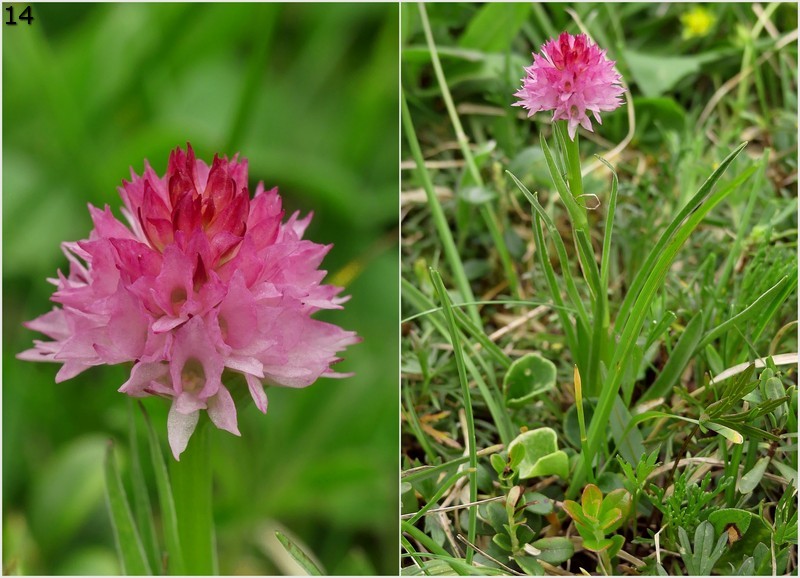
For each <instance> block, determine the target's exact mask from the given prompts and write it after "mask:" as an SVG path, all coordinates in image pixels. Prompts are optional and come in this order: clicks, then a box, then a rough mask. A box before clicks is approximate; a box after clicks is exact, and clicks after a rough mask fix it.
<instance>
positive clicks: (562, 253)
mask: <svg viewBox="0 0 800 578" xmlns="http://www.w3.org/2000/svg"><path fill="white" fill-rule="evenodd" d="M506 173H507V174H508V176H510V177H511V179H512V180H513V181H514V183H515V184H516V185H517V188H519V190H520V191H522V194H523V195H525V198H527V199H528V202H530V204H531V206H532V207H533V209H534V234H535V235H536V246H537V247H538V248H539V257H540V262H541V265H542V270H543V271H544V273H545V276H546V277H547V281H548V285H549V286H550V294H551V297H552V298H553V300H554V301H555V302H556V304H557V305H559V306H560V307H563V306H564V302H563V301H562V299H561V291H560V289H559V288H558V283H557V282H556V278H555V271H554V270H553V267H552V265H551V264H550V259H549V257H548V254H547V246H546V245H545V243H544V234H543V231H542V228H541V223H544V226H545V227H547V232H548V234H549V235H550V237H551V238H552V239H553V245H554V246H555V248H556V253H557V254H558V261H559V265H560V266H561V271H562V273H563V277H564V281H565V284H566V288H567V296H568V297H569V298H570V302H571V303H572V305H573V307H574V308H575V311H576V314H577V316H578V319H579V321H580V323H582V324H583V325H584V327H588V326H589V316H588V315H587V313H586V308H585V307H584V305H583V301H582V300H581V298H580V295H579V294H578V288H577V286H576V285H575V280H574V278H573V277H572V275H571V274H570V272H569V258H568V257H567V249H566V247H565V246H564V241H563V240H562V239H561V235H560V234H559V232H558V229H557V228H556V225H555V223H554V222H553V220H552V219H551V218H550V215H548V214H547V211H545V210H544V207H542V205H541V203H539V200H538V199H537V198H536V195H534V194H533V193H531V192H530V191H529V190H528V187H526V186H525V185H523V184H522V182H520V180H519V179H518V178H517V177H516V176H515V175H514V174H512V173H510V172H509V171H506ZM540 219H541V221H540ZM565 318H566V317H565ZM571 325H572V324H571V323H564V322H563V319H562V326H563V327H564V330H565V331H566V330H567V327H568V326H571ZM587 332H588V331H587ZM573 341H574V340H573Z"/></svg>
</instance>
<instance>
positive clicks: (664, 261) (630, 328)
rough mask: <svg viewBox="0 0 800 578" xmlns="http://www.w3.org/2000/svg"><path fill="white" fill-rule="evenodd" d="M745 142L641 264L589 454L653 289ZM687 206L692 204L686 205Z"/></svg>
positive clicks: (574, 487)
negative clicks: (642, 277)
mask: <svg viewBox="0 0 800 578" xmlns="http://www.w3.org/2000/svg"><path fill="white" fill-rule="evenodd" d="M746 145H747V143H743V144H741V145H740V146H738V147H737V148H736V149H734V151H733V152H731V153H730V154H729V155H728V156H727V157H726V158H725V160H723V161H722V163H720V166H719V167H718V168H717V170H715V171H714V172H713V173H712V174H711V176H710V177H709V178H708V180H706V182H705V183H703V185H702V186H701V187H700V190H699V191H698V192H697V194H696V195H695V196H694V198H693V199H692V200H691V201H690V202H689V203H687V208H686V209H684V211H681V213H680V214H679V215H678V216H677V217H676V218H675V220H674V221H673V224H674V226H673V225H670V227H669V229H668V230H667V231H666V232H665V233H664V234H663V235H662V238H661V239H660V240H659V242H658V243H657V245H656V247H657V248H660V250H659V252H658V253H657V254H656V255H654V257H653V259H652V261H653V262H652V266H651V267H645V268H644V270H646V273H647V276H646V280H645V281H644V282H643V283H642V288H641V291H640V292H639V293H638V295H637V296H636V299H635V302H634V305H633V308H632V309H631V313H630V317H629V319H628V320H627V321H626V322H625V326H624V330H623V331H622V335H621V337H620V339H619V344H618V346H617V348H616V351H615V354H614V357H613V359H612V360H611V363H610V364H609V382H608V383H606V384H605V385H604V387H603V390H602V392H601V394H600V400H599V402H598V405H597V408H596V409H595V413H594V415H593V416H592V422H591V424H590V426H589V434H588V435H589V452H590V453H591V455H592V457H593V456H595V455H596V454H597V451H598V450H599V449H600V445H601V444H605V441H606V427H607V426H608V420H609V418H610V416H611V410H612V408H613V405H614V399H615V398H616V397H617V393H618V392H619V387H620V384H621V382H622V378H623V376H624V374H625V367H624V366H623V365H624V364H623V361H624V360H626V359H628V358H629V356H630V353H631V351H632V350H633V347H634V345H635V344H636V338H637V336H638V334H639V333H640V331H641V328H642V325H643V323H644V319H645V316H646V315H647V311H648V310H649V308H650V305H651V304H652V301H653V298H654V297H655V294H656V291H657V290H658V288H659V287H661V285H662V284H663V280H664V278H665V277H666V274H667V271H668V269H669V267H670V265H671V264H672V261H673V260H674V259H675V256H676V255H677V253H678V251H679V250H680V248H681V247H682V246H683V244H684V243H685V242H686V240H687V239H688V238H689V236H690V235H691V233H692V232H693V231H694V230H695V228H697V226H698V225H699V224H700V222H702V220H703V219H704V218H705V216H706V215H707V214H708V213H709V211H711V209H713V208H714V207H715V206H717V205H718V204H719V203H720V202H721V201H722V200H723V199H724V198H725V197H727V196H728V195H729V194H730V193H732V192H733V190H734V189H733V187H732V186H727V187H723V188H722V189H720V190H719V191H716V192H712V189H713V188H714V185H715V184H716V183H717V181H718V180H719V179H720V177H721V176H722V175H723V173H724V172H725V171H726V170H727V168H728V167H729V166H730V164H731V163H732V162H733V161H734V159H735V158H736V157H737V156H738V155H739V153H741V152H742V150H744V147H745V146H746ZM744 174H747V175H748V176H749V174H752V171H745V173H744ZM740 181H741V179H734V183H737V182H740ZM690 207H693V208H692V209H689V208H690ZM687 209H688V210H687ZM684 213H685V214H684ZM648 259H649V258H648ZM583 463H584V462H583V461H580V462H578V464H577V467H576V471H575V475H574V476H573V478H572V481H571V483H570V486H569V489H568V490H567V497H572V496H575V495H577V492H578V489H579V488H580V487H581V486H582V484H583V481H584V480H585V477H586V472H585V471H584V466H583Z"/></svg>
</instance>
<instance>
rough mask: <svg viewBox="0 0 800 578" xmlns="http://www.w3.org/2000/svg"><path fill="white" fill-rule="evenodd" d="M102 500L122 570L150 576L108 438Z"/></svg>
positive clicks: (126, 573) (112, 446) (128, 574)
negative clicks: (103, 500) (104, 492)
mask: <svg viewBox="0 0 800 578" xmlns="http://www.w3.org/2000/svg"><path fill="white" fill-rule="evenodd" d="M105 474H106V501H107V503H108V510H109V512H110V514H111V527H112V528H113V530H114V540H115V542H116V544H117V552H118V553H119V559H120V564H121V566H122V572H123V573H124V574H125V575H126V576H151V575H152V571H151V570H150V564H149V563H148V562H147V555H146V554H145V552H144V547H143V546H142V541H141V539H140V538H139V532H138V531H137V530H136V524H134V522H133V514H132V513H131V508H130V505H129V504H128V497H127V495H126V494H125V488H124V487H123V486H122V480H121V479H120V476H119V470H118V469H117V463H116V460H115V459H114V445H113V443H111V442H109V444H108V450H106V459H105Z"/></svg>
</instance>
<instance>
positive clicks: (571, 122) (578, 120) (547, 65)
mask: <svg viewBox="0 0 800 578" xmlns="http://www.w3.org/2000/svg"><path fill="white" fill-rule="evenodd" d="M614 64H615V62H614V61H613V60H609V59H608V58H606V51H605V50H600V48H598V47H597V45H596V44H594V43H593V42H592V41H591V40H589V37H588V36H586V35H585V34H578V35H577V36H573V35H572V34H568V33H567V32H563V33H562V34H561V36H559V37H558V39H556V40H552V39H551V40H548V41H547V42H546V43H545V44H544V45H543V46H542V49H541V54H534V55H533V64H532V65H531V66H528V67H526V68H525V72H526V73H527V74H526V76H525V78H523V79H522V88H520V89H519V91H517V92H516V93H514V96H516V97H517V98H519V100H518V101H517V102H515V103H514V106H521V107H523V108H525V109H527V110H528V116H529V117H530V116H533V115H534V114H535V113H537V112H539V111H542V110H552V111H553V120H566V121H567V130H568V132H569V138H570V139H572V140H575V133H576V131H577V130H578V125H580V126H582V127H583V128H585V129H586V130H588V131H592V121H591V118H590V117H589V115H588V113H589V112H591V113H592V115H593V116H594V119H595V120H596V121H597V122H598V123H599V124H602V121H601V120H600V112H602V111H611V110H614V109H616V108H618V107H620V106H621V105H622V99H621V98H620V95H621V94H622V93H623V92H625V89H624V88H623V87H622V86H621V85H620V82H621V80H622V77H621V76H620V75H619V73H617V71H616V70H615V69H614Z"/></svg>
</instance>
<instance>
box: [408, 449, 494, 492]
mask: <svg viewBox="0 0 800 578" xmlns="http://www.w3.org/2000/svg"><path fill="white" fill-rule="evenodd" d="M503 447H504V446H503V444H495V445H493V446H489V447H488V448H483V449H482V450H479V451H478V452H477V454H478V457H479V458H482V457H484V456H493V455H495V454H497V452H501V451H503ZM468 461H469V456H462V457H460V458H455V459H453V460H450V461H449V462H445V463H443V464H438V465H435V466H420V467H419V468H412V469H410V470H406V471H404V472H402V473H401V474H400V476H401V478H402V480H403V482H407V483H412V482H415V481H417V480H422V479H424V478H427V477H429V476H432V475H434V474H438V473H440V472H443V471H445V470H447V469H448V468H454V467H456V466H460V465H461V464H466V463H467V462H468Z"/></svg>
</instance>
